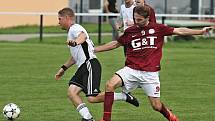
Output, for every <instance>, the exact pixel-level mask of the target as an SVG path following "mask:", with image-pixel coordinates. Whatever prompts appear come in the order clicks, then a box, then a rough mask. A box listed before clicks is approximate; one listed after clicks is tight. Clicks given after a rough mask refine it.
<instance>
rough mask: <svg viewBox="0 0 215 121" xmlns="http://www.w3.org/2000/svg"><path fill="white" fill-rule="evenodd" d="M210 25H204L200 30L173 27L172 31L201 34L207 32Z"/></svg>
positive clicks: (184, 33) (181, 33) (177, 33)
mask: <svg viewBox="0 0 215 121" xmlns="http://www.w3.org/2000/svg"><path fill="white" fill-rule="evenodd" d="M210 29H212V27H204V28H203V29H201V30H195V29H189V28H174V30H173V33H174V34H176V35H201V34H204V33H207V32H208V31H209V30H210Z"/></svg>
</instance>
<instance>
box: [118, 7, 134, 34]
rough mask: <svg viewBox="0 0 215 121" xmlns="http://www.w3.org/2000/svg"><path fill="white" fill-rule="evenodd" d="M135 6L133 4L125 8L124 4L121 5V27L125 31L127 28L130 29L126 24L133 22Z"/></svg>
mask: <svg viewBox="0 0 215 121" xmlns="http://www.w3.org/2000/svg"><path fill="white" fill-rule="evenodd" d="M134 7H135V5H134V4H133V5H132V6H131V7H129V8H126V7H125V4H123V5H121V8H120V17H121V19H122V20H123V25H124V27H123V28H124V30H126V29H127V28H128V27H130V26H131V25H130V26H129V25H128V23H131V22H134V20H133V9H134Z"/></svg>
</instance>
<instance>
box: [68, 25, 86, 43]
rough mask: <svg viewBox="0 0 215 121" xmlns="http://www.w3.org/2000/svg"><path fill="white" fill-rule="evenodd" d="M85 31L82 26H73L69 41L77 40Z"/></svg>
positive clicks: (69, 33)
mask: <svg viewBox="0 0 215 121" xmlns="http://www.w3.org/2000/svg"><path fill="white" fill-rule="evenodd" d="M83 31H84V30H83V29H82V28H81V27H80V26H72V27H71V28H70V29H69V32H68V39H69V40H71V39H75V38H77V37H78V35H79V34H80V33H81V32H83Z"/></svg>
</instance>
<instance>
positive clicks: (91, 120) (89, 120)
mask: <svg viewBox="0 0 215 121" xmlns="http://www.w3.org/2000/svg"><path fill="white" fill-rule="evenodd" d="M81 121H95V120H94V119H93V118H91V119H85V118H82V119H81Z"/></svg>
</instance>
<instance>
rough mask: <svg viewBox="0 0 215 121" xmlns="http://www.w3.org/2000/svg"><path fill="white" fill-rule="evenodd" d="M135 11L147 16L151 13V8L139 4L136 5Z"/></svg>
mask: <svg viewBox="0 0 215 121" xmlns="http://www.w3.org/2000/svg"><path fill="white" fill-rule="evenodd" d="M134 13H137V14H139V15H141V16H143V17H144V18H147V17H148V16H149V14H150V8H149V7H148V6H146V5H144V6H142V5H138V6H136V7H134Z"/></svg>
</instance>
